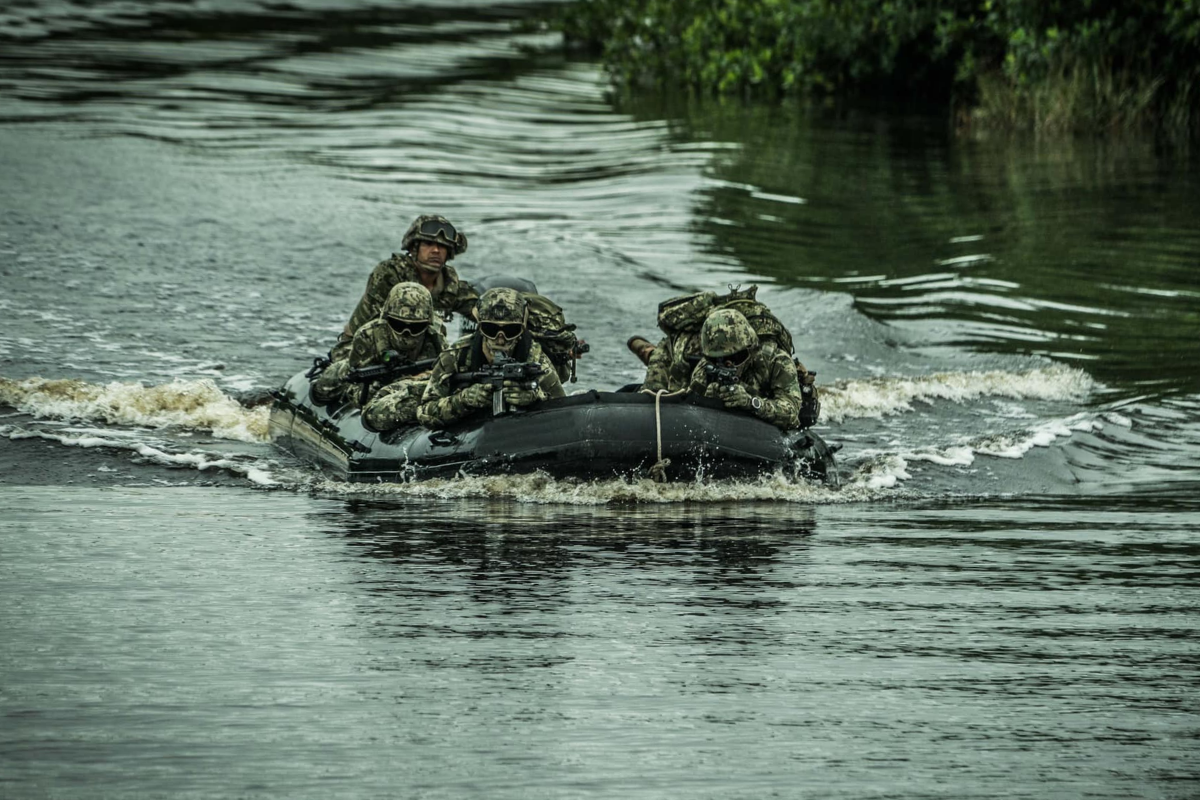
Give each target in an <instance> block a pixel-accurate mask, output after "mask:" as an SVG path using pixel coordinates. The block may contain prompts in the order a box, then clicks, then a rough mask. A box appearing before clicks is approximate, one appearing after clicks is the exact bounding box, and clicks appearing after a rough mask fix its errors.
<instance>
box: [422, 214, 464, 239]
mask: <svg viewBox="0 0 1200 800" xmlns="http://www.w3.org/2000/svg"><path fill="white" fill-rule="evenodd" d="M419 230H420V232H421V235H422V236H433V237H437V236H442V237H444V238H445V239H447V240H448V241H451V242H453V241H454V240H455V239H456V238H457V237H458V231H456V230H455V229H454V226H453V225H451V224H450V223H449V222H438V221H437V220H436V219H427V220H425V221H424V222H422V223H421V227H420V228H419Z"/></svg>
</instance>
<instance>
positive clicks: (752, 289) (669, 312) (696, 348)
mask: <svg viewBox="0 0 1200 800" xmlns="http://www.w3.org/2000/svg"><path fill="white" fill-rule="evenodd" d="M757 294H758V287H757V286H755V285H753V284H751V285H750V286H749V287H748V288H746V289H731V290H730V291H729V293H728V294H722V295H718V294H715V293H713V292H699V293H696V294H689V295H682V296H680V297H674V298H671V299H670V300H666V301H664V302H663V303H661V304H660V305H659V307H658V325H659V327H660V328H661V329H662V330H663V332H664V333H666V334H667V335H666V336H665V337H664V338H663V339H662V341H660V342H659V343H658V345H657V346H654V345H651V344H650V343H649V342H648V341H647V340H646V339H643V338H641V337H640V336H634V337H632V338H631V339H630V340H629V349H630V350H631V351H633V353H634V354H635V355H637V356H638V358H639V359H640V360H641V361H642V362H643V363H645V364H646V367H647V368H646V379H645V381H644V382H643V384H642V388H643V389H647V390H649V391H658V390H660V389H661V390H664V391H670V392H674V391H679V390H680V389H684V388H686V387H687V386H688V384H689V383H690V382H691V378H692V371H693V370H694V369H695V365H696V363H697V362H698V361H699V360H700V356H701V352H700V330H701V325H702V324H703V322H704V320H705V319H707V318H708V316H709V315H710V314H711V313H712V312H713V311H715V310H717V309H732V310H734V311H737V312H739V313H740V314H741V315H742V316H743V317H745V318H746V320H747V321H748V322H749V323H750V326H751V327H752V328H753V329H754V332H755V334H756V335H757V336H758V340H759V343H760V344H762V345H767V344H771V345H774V346H775V347H776V348H777V349H778V350H780V351H782V352H784V353H785V354H787V355H788V356H792V357H793V361H794V363H795V368H796V378H797V380H798V381H799V383H800V387H801V391H802V392H803V394H804V405H803V406H802V408H801V411H800V422H801V427H804V428H807V427H809V426H811V425H814V424H815V423H816V421H817V417H818V415H819V414H820V409H821V403H820V400H819V399H818V396H817V387H816V373H814V372H809V371H808V370H807V369H805V367H804V365H803V364H801V363H800V361H799V359H795V358H794V356H795V348H794V346H793V344H792V335H791V334H790V333H789V332H788V330H787V328H785V327H784V326H783V323H781V322H780V321H779V318H778V317H776V316H775V315H774V314H772V313H771V311H770V309H768V308H767V306H766V305H765V304H763V303H761V302H759V300H758V299H757Z"/></svg>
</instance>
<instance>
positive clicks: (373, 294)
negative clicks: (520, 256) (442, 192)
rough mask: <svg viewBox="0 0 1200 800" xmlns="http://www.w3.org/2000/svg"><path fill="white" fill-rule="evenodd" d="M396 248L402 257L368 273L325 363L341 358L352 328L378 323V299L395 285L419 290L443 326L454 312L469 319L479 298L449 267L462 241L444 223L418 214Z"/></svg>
mask: <svg viewBox="0 0 1200 800" xmlns="http://www.w3.org/2000/svg"><path fill="white" fill-rule="evenodd" d="M400 246H401V247H403V248H404V252H403V253H393V254H392V257H391V258H389V259H387V260H386V261H381V262H379V264H377V265H376V266H375V269H373V270H372V271H371V276H370V277H369V278H368V279H367V288H366V291H364V292H363V296H362V298H361V299H360V300H359V301H358V305H357V306H355V308H354V312H353V313H352V314H351V315H350V320H349V322H347V323H346V327H345V329H344V330H343V331H342V333H341V334H340V335H339V336H338V340H337V343H336V344H335V345H334V347H333V350H331V351H330V358H332V359H334V360H335V361H336V360H338V359H340V358H345V357H346V355H347V353H348V352H349V349H350V342H351V340H352V339H353V338H354V334H355V333H357V332H358V329H359V328H361V327H362V326H363V325H365V324H366V323H367V322H369V321H371V320H373V319H376V318H378V316H379V311H380V309H381V308H382V306H383V303H384V300H386V299H387V296H388V293H389V292H391V290H392V287H393V286H395V285H396V284H398V283H405V282H412V283H419V284H421V285H422V286H424V287H425V288H426V289H427V290H428V291H429V293H430V295H432V297H433V306H434V308H435V309H436V310H437V312H438V313H439V314H440V315H441V316H442V319H443V320H445V321H449V319H450V316H451V314H452V313H454V312H458V313H459V314H462V315H464V316H470V314H471V312H472V311H473V310H474V308H475V302H476V301H477V300H478V299H479V295H478V294H476V292H475V289H474V288H472V286H471V285H470V284H469V283H467V282H466V281H464V280H462V279H461V278H459V277H458V273H457V272H455V271H454V267H452V266H450V264H449V261H450V260H451V259H452V258H454V257H455V256H457V255H461V254H462V253H464V252H465V251H466V249H467V237H466V236H465V235H464V234H463V233H462V231H460V230H457V229H456V228H455V227H454V225H453V224H451V222H450V220H448V219H446V218H445V217H439V216H435V215H432V214H422V215H421V216H419V217H417V218H416V219H415V220H413V222H412V224H411V225H409V226H408V230H406V231H405V232H404V236H403V238H402V239H401V242H400ZM439 327H440V323H439ZM444 335H445V334H444V333H443V336H444Z"/></svg>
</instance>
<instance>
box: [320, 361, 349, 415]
mask: <svg viewBox="0 0 1200 800" xmlns="http://www.w3.org/2000/svg"><path fill="white" fill-rule="evenodd" d="M349 371H350V361H349V359H345V358H339V359H338V360H337V361H334V362H333V363H332V364H330V365H329V366H328V367H326V368H325V370H324V372H322V373H321V374H320V375H318V376H317V377H316V379H315V380H313V382H312V388H311V390H310V393H311V395H312V399H313V402H316V403H320V404H321V405H329V404H331V403H336V404H337V405H341V404H342V403H346V402H352V398H353V396H354V395H353V394H352V393H351V390H352V389H357V388H358V387H356V386H354V385H353V384H349V383H346V373H348V372H349Z"/></svg>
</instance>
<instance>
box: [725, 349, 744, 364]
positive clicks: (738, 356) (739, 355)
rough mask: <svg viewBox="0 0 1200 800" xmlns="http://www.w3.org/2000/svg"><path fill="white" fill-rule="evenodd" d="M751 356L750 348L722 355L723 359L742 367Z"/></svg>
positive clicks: (727, 362)
mask: <svg viewBox="0 0 1200 800" xmlns="http://www.w3.org/2000/svg"><path fill="white" fill-rule="evenodd" d="M749 357H750V351H749V350H738V351H737V352H736V353H730V354H729V355H727V356H721V361H723V362H725V363H726V364H729V365H731V366H734V367H740V366H741V365H742V364H745V363H746V359H747V358H749Z"/></svg>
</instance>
